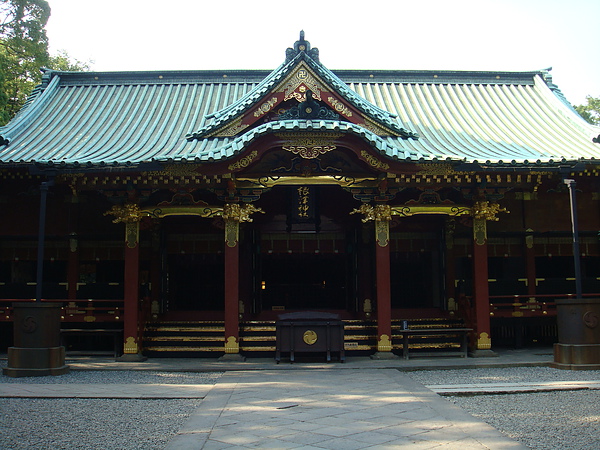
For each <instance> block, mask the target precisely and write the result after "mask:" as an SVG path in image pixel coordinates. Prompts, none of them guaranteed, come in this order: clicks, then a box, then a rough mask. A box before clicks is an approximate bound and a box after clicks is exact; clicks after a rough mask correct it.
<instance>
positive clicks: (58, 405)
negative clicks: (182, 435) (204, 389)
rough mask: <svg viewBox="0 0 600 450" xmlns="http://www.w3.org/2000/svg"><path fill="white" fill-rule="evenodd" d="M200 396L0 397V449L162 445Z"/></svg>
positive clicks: (198, 400) (120, 449)
mask: <svg viewBox="0 0 600 450" xmlns="http://www.w3.org/2000/svg"><path fill="white" fill-rule="evenodd" d="M200 403H201V400H200V399H194V400H154V399H153V400H130V399H117V400H112V399H110V400H109V399H57V398H52V399H47V398H44V399H10V398H2V399H0V411H1V412H0V424H1V425H0V428H1V429H2V432H1V433H0V449H3V450H4V449H36V450H37V449H40V450H41V449H48V450H50V449H52V450H55V449H86V450H88V449H89V450H96V449H97V450H109V449H110V450H112V449H119V450H122V449H144V450H146V449H163V448H164V447H165V445H166V444H167V442H168V441H169V440H170V439H171V437H173V436H174V435H175V434H176V433H177V431H179V429H180V428H181V427H182V426H183V424H185V422H186V420H187V418H188V417H189V416H190V414H191V413H192V412H194V410H195V409H196V408H198V407H199V406H200Z"/></svg>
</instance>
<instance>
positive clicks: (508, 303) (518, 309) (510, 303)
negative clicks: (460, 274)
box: [490, 294, 600, 317]
mask: <svg viewBox="0 0 600 450" xmlns="http://www.w3.org/2000/svg"><path fill="white" fill-rule="evenodd" d="M583 297H584V298H590V297H600V294H583ZM570 298H575V294H541V295H539V294H538V295H490V316H491V317H544V316H556V300H563V299H570Z"/></svg>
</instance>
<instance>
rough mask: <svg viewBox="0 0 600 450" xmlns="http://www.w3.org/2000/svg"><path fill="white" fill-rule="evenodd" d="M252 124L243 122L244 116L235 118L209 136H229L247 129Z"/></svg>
mask: <svg viewBox="0 0 600 450" xmlns="http://www.w3.org/2000/svg"><path fill="white" fill-rule="evenodd" d="M249 126H250V125H249V124H247V123H242V117H240V118H239V119H236V120H234V121H233V122H231V123H228V124H227V125H225V126H224V127H221V128H219V129H218V130H217V131H215V132H214V133H211V134H210V135H208V136H207V137H217V136H218V137H228V136H236V135H238V134H239V133H240V132H241V131H243V130H245V129H246V128H248V127H249Z"/></svg>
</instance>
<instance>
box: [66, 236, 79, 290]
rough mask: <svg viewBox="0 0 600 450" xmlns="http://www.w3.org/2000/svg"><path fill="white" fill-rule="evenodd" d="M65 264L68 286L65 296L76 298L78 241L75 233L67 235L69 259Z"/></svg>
mask: <svg viewBox="0 0 600 450" xmlns="http://www.w3.org/2000/svg"><path fill="white" fill-rule="evenodd" d="M67 264H68V267H67V284H68V286H69V288H68V289H69V291H68V294H67V297H68V299H69V300H75V299H77V283H78V281H79V241H78V240H77V234H76V233H71V235H70V236H69V259H68V262H67Z"/></svg>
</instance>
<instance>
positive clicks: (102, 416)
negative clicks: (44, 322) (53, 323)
mask: <svg viewBox="0 0 600 450" xmlns="http://www.w3.org/2000/svg"><path fill="white" fill-rule="evenodd" d="M4 363H5V362H4ZM3 365H5V364H3V362H2V361H0V366H3ZM406 373H407V374H408V375H409V376H410V377H412V378H413V379H415V380H416V381H418V382H420V383H423V384H425V385H434V384H464V383H478V384H479V383H498V382H531V381H585V380H600V371H566V370H558V369H551V368H547V367H520V368H488V369H462V370H434V371H417V372H406ZM221 375H222V373H220V372H214V373H213V372H210V373H193V372H151V371H72V372H70V373H69V374H66V375H61V376H58V377H39V378H38V377H35V378H9V377H4V376H2V377H0V383H163V384H214V383H215V382H216V380H217V379H218V378H219V377H220V376H221ZM446 398H447V400H448V401H451V402H453V403H455V404H456V405H458V406H460V407H462V408H463V409H465V410H466V411H468V412H469V413H470V414H472V415H474V416H476V417H478V418H481V419H482V420H484V421H486V422H487V423H489V424H490V425H492V426H493V427H495V428H497V429H498V430H500V431H502V432H503V433H505V434H506V435H508V436H510V437H511V438H513V439H515V440H517V441H519V442H521V443H523V444H524V445H526V446H527V447H529V448H533V449H586V450H588V449H595V448H600V406H599V405H600V390H585V391H566V392H540V393H533V394H531V393H523V394H504V395H476V396H451V397H446ZM200 403H201V400H200V399H193V400H192V399H190V400H167V399H162V400H161V399H152V400H131V399H6V398H4V399H0V429H2V432H1V433H0V449H3V450H4V449H32V448H35V449H103V450H104V449H161V448H164V446H165V445H166V443H167V442H168V441H169V440H170V438H171V437H172V436H173V435H174V434H175V433H176V432H177V431H178V430H179V429H180V428H181V426H183V424H184V423H185V422H186V420H187V418H188V417H189V415H190V414H191V413H193V412H194V410H195V409H196V408H198V407H199V405H200ZM107 411H108V412H109V413H108V414H107V413H106V412H107Z"/></svg>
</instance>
